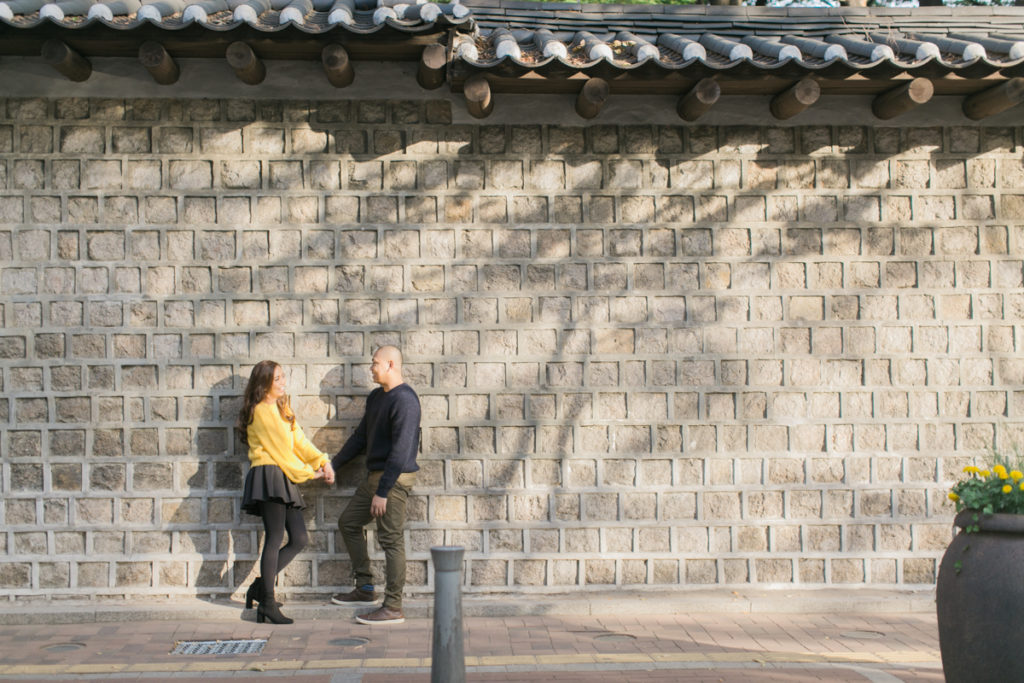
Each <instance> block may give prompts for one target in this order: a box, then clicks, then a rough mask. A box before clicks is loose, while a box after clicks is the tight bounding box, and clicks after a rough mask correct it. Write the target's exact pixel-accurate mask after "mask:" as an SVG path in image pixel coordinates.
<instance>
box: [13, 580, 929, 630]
mask: <svg viewBox="0 0 1024 683" xmlns="http://www.w3.org/2000/svg"><path fill="white" fill-rule="evenodd" d="M327 600H328V599H327V598H326V596H325V598H324V602H313V601H302V600H294V601H291V602H288V604H287V606H286V608H285V610H284V611H285V613H286V614H288V615H289V616H291V617H294V618H296V619H302V620H315V619H319V620H336V619H350V618H352V617H353V616H354V615H355V614H357V613H359V612H362V611H366V610H367V609H369V607H368V606H367V605H358V606H352V607H348V606H344V607H343V606H339V605H333V604H330V603H329V602H327ZM404 611H405V614H406V616H407V617H410V618H430V617H431V616H432V614H433V596H431V595H420V596H416V597H412V598H406V600H405V605H404ZM462 611H463V615H464V616H467V617H515V616H609V615H618V616H626V615H643V616H651V615H658V614H707V613H763V614H771V613H776V614H835V613H840V614H885V613H888V614H893V613H899V614H909V613H926V612H934V611H935V590H934V589H931V588H928V589H919V590H878V589H849V590H842V589H835V588H823V589H806V590H791V589H784V590H749V591H748V590H739V589H737V590H728V589H720V588H716V589H709V590H677V591H662V592H651V591H633V590H616V591H601V592H579V593H572V594H566V593H559V594H532V595H528V596H524V595H516V596H513V595H463V597H462ZM239 618H241V619H244V620H249V621H251V620H253V619H255V611H254V610H245V609H243V605H242V603H241V602H234V601H229V600H216V601H208V600H200V599H198V598H185V599H180V600H168V599H165V598H162V599H159V600H145V601H144V600H135V601H131V602H109V603H107V602H96V601H91V602H84V601H83V602H72V601H69V602H60V603H55V602H48V603H36V604H31V605H25V606H19V605H17V604H14V605H13V606H11V607H5V608H0V625H6V626H10V625H29V624H31V625H39V624H82V623H120V622H132V621H165V620H181V621H185V620H190V621H220V620H235V619H239Z"/></svg>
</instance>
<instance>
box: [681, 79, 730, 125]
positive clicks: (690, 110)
mask: <svg viewBox="0 0 1024 683" xmlns="http://www.w3.org/2000/svg"><path fill="white" fill-rule="evenodd" d="M721 96H722V86H720V85H719V84H718V81H716V80H714V79H712V78H702V79H700V80H699V81H697V84H696V85H695V86H693V87H692V88H690V91H689V92H688V93H686V94H685V95H683V96H682V97H680V98H679V101H678V102H676V113H677V114H679V118H681V119H683V120H684V121H696V120H697V119H699V118H700V117H701V116H704V114H705V113H707V111H708V109H711V107H713V106H714V104H715V102H717V101H718V98H719V97H721Z"/></svg>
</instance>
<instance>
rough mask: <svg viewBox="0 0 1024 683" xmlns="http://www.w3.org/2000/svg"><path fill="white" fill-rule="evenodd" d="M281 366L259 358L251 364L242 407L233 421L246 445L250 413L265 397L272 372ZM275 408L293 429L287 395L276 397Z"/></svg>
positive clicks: (272, 378) (293, 420) (239, 436)
mask: <svg viewBox="0 0 1024 683" xmlns="http://www.w3.org/2000/svg"><path fill="white" fill-rule="evenodd" d="M279 367H281V366H280V365H278V364H277V363H275V362H274V361H272V360H261V361H260V362H259V363H257V364H256V365H254V366H253V368H252V372H251V373H250V374H249V383H248V384H246V385H245V394H244V395H243V397H242V409H241V410H240V411H238V422H236V423H235V431H236V432H237V433H238V438H239V439H241V440H242V443H244V444H245V445H246V446H248V445H249V425H251V424H252V413H253V411H254V410H256V406H257V405H259V403H260V402H262V401H263V399H264V398H266V397H267V392H268V391H270V387H271V385H273V384H274V373H275V372H276V371H277V369H278V368H279ZM277 410H278V411H279V412H280V413H281V417H283V418H284V419H285V420H288V422H289V423H291V426H292V429H295V413H293V412H292V407H291V405H290V404H289V402H288V395H287V394H285V395H284V396H282V397H281V398H279V399H277Z"/></svg>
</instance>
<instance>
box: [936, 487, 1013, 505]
mask: <svg viewBox="0 0 1024 683" xmlns="http://www.w3.org/2000/svg"><path fill="white" fill-rule="evenodd" d="M1020 486H1021V489H1022V490H1024V484H1021V485H1020ZM949 499H950V500H952V501H957V500H960V496H958V495H956V494H955V493H953V492H952V491H950V492H949Z"/></svg>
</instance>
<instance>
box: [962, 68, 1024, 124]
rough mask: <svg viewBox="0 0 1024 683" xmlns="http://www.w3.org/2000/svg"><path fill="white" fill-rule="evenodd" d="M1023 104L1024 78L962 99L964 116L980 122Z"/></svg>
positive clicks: (1013, 79)
mask: <svg viewBox="0 0 1024 683" xmlns="http://www.w3.org/2000/svg"><path fill="white" fill-rule="evenodd" d="M1021 102H1024V78H1011V79H1010V80H1008V81H1006V82H1005V83H1003V84H1002V85H997V86H995V87H993V88H988V89H987V90H982V91H981V92H978V93H975V94H973V95H971V96H970V97H966V98H964V104H963V110H964V116H966V117H967V118H969V119H973V120H974V121H980V120H981V119H983V118H985V117H986V116H992V115H993V114H998V113H1000V112H1004V111H1006V110H1007V109H1009V108H1011V107H1015V106H1017V105H1018V104H1020V103H1021Z"/></svg>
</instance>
